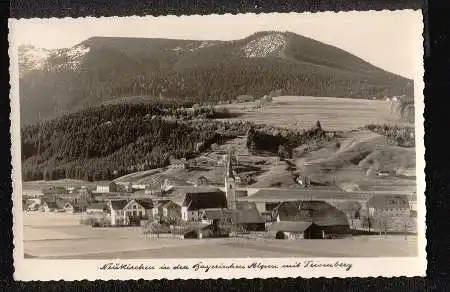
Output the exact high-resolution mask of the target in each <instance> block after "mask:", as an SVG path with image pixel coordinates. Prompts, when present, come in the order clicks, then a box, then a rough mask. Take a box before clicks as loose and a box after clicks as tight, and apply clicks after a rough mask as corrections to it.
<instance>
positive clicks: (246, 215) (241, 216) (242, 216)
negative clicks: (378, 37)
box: [236, 209, 266, 223]
mask: <svg viewBox="0 0 450 292" xmlns="http://www.w3.org/2000/svg"><path fill="white" fill-rule="evenodd" d="M236 211H237V218H236V223H264V222H266V221H265V220H264V218H263V217H262V216H261V215H260V214H259V212H258V210H257V209H241V210H236Z"/></svg>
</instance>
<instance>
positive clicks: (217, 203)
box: [183, 190, 227, 211]
mask: <svg viewBox="0 0 450 292" xmlns="http://www.w3.org/2000/svg"><path fill="white" fill-rule="evenodd" d="M183 206H186V207H187V208H188V210H189V211H194V210H201V209H212V208H226V207H227V199H226V196H225V193H224V192H222V191H220V190H217V191H212V192H199V193H196V192H189V193H186V195H185V197H184V201H183Z"/></svg>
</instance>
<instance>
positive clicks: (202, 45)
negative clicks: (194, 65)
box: [172, 41, 217, 52]
mask: <svg viewBox="0 0 450 292" xmlns="http://www.w3.org/2000/svg"><path fill="white" fill-rule="evenodd" d="M216 43H217V42H209V41H202V42H200V43H198V42H195V43H190V44H188V45H186V46H185V47H180V46H178V47H176V48H173V49H172V51H176V52H183V51H187V52H194V51H196V50H198V49H201V48H207V47H211V46H214V45H215V44H216Z"/></svg>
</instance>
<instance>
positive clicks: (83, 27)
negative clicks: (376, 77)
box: [10, 10, 422, 78]
mask: <svg viewBox="0 0 450 292" xmlns="http://www.w3.org/2000/svg"><path fill="white" fill-rule="evenodd" d="M264 30H278V31H290V32H294V33H298V34H301V35H304V36H307V37H310V38H313V39H315V40H318V41H321V42H324V43H327V44H330V45H333V46H337V47H339V48H341V49H344V50H346V51H348V52H350V53H352V54H354V55H356V56H358V57H360V58H362V59H364V60H366V61H368V62H370V63H371V64H373V65H375V66H378V67H380V68H382V69H385V70H387V71H390V72H393V73H396V74H399V75H402V76H404V77H408V78H413V77H414V76H415V72H414V70H415V69H416V68H417V67H416V62H417V60H416V58H417V56H418V55H417V49H418V47H419V46H420V47H421V46H422V16H421V11H413V10H403V11H367V12H340V13H334V12H324V13H302V14H298V13H289V14H280V13H271V14H240V15H231V14H226V15H207V16H199V15H195V16H183V17H177V16H163V17H152V16H149V17H120V18H119V17H110V18H106V17H103V18H76V19H71V18H63V19H57V18H51V19H21V20H14V21H12V22H10V42H11V45H22V44H29V45H33V46H35V47H38V48H48V49H54V48H66V47H71V46H73V45H76V44H78V43H80V42H82V41H83V40H85V39H87V38H89V37H93V36H115V37H145V38H173V39H192V40H233V39H241V38H244V37H246V36H249V35H251V34H252V33H254V32H257V31H264Z"/></svg>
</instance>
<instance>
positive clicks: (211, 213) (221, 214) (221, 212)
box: [203, 209, 232, 220]
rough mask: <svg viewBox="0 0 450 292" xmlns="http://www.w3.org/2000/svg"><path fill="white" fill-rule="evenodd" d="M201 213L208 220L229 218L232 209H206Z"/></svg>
mask: <svg viewBox="0 0 450 292" xmlns="http://www.w3.org/2000/svg"><path fill="white" fill-rule="evenodd" d="M203 215H204V216H206V218H207V219H209V220H215V219H231V218H232V211H231V210H227V209H207V210H205V211H203Z"/></svg>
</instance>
